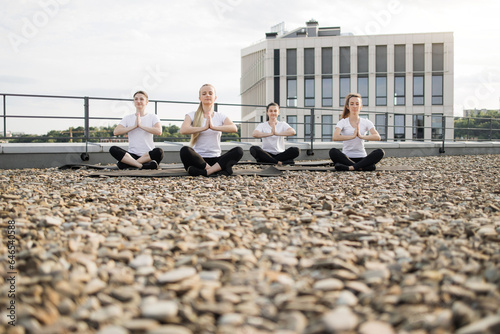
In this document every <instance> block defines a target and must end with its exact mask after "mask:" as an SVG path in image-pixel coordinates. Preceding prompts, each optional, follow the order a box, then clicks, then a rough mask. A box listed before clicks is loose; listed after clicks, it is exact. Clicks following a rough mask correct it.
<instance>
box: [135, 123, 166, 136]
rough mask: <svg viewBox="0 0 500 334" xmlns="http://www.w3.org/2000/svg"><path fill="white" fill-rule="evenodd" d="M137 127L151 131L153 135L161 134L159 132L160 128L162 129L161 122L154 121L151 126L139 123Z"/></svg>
mask: <svg viewBox="0 0 500 334" xmlns="http://www.w3.org/2000/svg"><path fill="white" fill-rule="evenodd" d="M139 128H141V129H143V130H144V131H146V132H149V133H152V134H154V135H157V136H161V132H162V131H161V130H162V129H161V123H160V122H158V123H156V124H155V125H153V126H152V127H149V126H144V125H142V124H141V123H139Z"/></svg>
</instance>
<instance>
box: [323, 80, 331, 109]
mask: <svg viewBox="0 0 500 334" xmlns="http://www.w3.org/2000/svg"><path fill="white" fill-rule="evenodd" d="M321 94H322V102H321V105H322V106H323V107H331V106H332V105H333V80H332V78H330V77H324V78H323V80H322V88H321Z"/></svg>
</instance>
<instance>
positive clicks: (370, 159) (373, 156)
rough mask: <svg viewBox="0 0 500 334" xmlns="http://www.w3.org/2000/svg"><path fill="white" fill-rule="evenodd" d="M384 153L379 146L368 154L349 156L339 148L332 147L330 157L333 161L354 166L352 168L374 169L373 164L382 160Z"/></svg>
mask: <svg viewBox="0 0 500 334" xmlns="http://www.w3.org/2000/svg"><path fill="white" fill-rule="evenodd" d="M384 155H385V152H384V150H382V149H381V148H378V149H376V150H374V151H372V152H370V154H368V155H367V156H366V157H364V158H349V157H347V155H345V154H344V153H342V151H341V150H339V149H336V148H332V149H331V150H330V159H332V161H333V162H334V163H336V164H337V163H340V164H342V165H346V166H354V170H364V171H372V170H375V168H376V167H375V164H376V163H377V162H379V161H380V160H382V158H383V157H384Z"/></svg>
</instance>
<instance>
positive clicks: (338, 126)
mask: <svg viewBox="0 0 500 334" xmlns="http://www.w3.org/2000/svg"><path fill="white" fill-rule="evenodd" d="M348 122H349V118H342V119H341V120H340V121H338V122H337V125H336V127H337V128H343V127H344V126H346V123H348Z"/></svg>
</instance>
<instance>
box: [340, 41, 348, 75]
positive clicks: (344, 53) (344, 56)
mask: <svg viewBox="0 0 500 334" xmlns="http://www.w3.org/2000/svg"><path fill="white" fill-rule="evenodd" d="M340 73H351V48H350V47H348V46H345V47H341V48H340Z"/></svg>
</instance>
